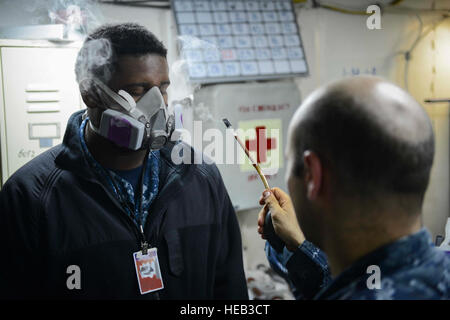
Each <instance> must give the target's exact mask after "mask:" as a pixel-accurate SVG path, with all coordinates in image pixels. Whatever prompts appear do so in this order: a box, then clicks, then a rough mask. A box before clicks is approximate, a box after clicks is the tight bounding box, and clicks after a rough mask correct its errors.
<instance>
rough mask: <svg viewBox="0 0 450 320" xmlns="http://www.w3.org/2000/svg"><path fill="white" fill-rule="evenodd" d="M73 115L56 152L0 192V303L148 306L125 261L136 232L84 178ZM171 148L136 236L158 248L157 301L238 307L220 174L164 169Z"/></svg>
mask: <svg viewBox="0 0 450 320" xmlns="http://www.w3.org/2000/svg"><path fill="white" fill-rule="evenodd" d="M81 115H82V112H77V113H75V114H74V115H72V117H71V118H70V120H69V123H68V126H67V130H66V132H65V135H64V140H63V143H62V144H61V145H58V146H55V147H54V148H52V149H50V150H48V151H46V152H44V153H42V154H41V155H39V156H38V157H36V158H34V159H33V160H31V161H30V162H28V163H27V164H26V165H25V166H23V167H22V168H20V169H19V170H18V171H17V172H16V173H15V174H14V175H13V176H12V177H11V178H10V179H9V180H8V181H7V182H6V184H5V185H4V186H3V188H2V190H1V193H0V253H1V254H0V256H1V263H0V297H1V298H57V299H64V298H74V299H76V298H81V299H155V298H157V297H158V296H157V295H156V294H154V293H149V294H146V295H141V294H140V292H139V287H138V282H137V278H136V271H135V266H134V262H133V257H132V254H133V252H136V251H139V250H140V233H139V229H138V227H137V226H136V225H135V224H134V222H133V221H132V219H131V218H130V217H129V216H128V215H127V214H126V212H125V211H124V209H123V208H122V207H121V205H120V204H119V202H118V201H117V200H116V198H115V197H114V195H113V194H112V193H111V192H110V191H109V189H108V188H107V187H106V186H104V185H102V184H101V183H100V182H99V181H98V179H97V178H96V176H95V174H94V173H93V172H92V170H90V169H89V165H88V163H87V162H86V160H85V159H84V156H83V153H82V150H81V145H80V138H79V135H78V130H79V127H80V124H81ZM172 148H173V144H168V145H167V146H166V147H165V148H163V149H161V161H160V166H161V167H160V186H159V193H158V195H157V196H156V198H155V200H154V201H153V202H152V204H151V207H150V209H149V215H148V219H147V222H146V224H145V226H144V232H145V235H146V238H147V241H148V242H149V243H150V244H151V245H152V246H153V247H157V248H158V256H159V262H160V265H161V272H162V278H163V282H164V289H163V290H161V291H159V298H160V299H247V298H248V293H247V287H246V281H245V276H244V270H243V262H242V245H241V234H240V230H239V225H238V222H237V219H236V214H235V211H234V209H233V206H232V204H231V201H230V199H229V197H228V194H227V191H226V189H225V186H224V184H223V181H222V178H221V176H220V173H219V171H218V170H217V167H216V166H215V165H207V164H199V165H193V164H180V165H176V164H174V163H173V162H172V161H171V150H172ZM71 265H76V266H78V267H79V268H80V271H81V273H80V275H81V289H80V290H78V289H72V290H69V289H68V286H67V282H68V278H69V277H70V276H71V275H72V273H68V267H69V266H71ZM69 271H70V269H69ZM69 282H71V280H70V279H69Z"/></svg>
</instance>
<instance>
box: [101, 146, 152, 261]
mask: <svg viewBox="0 0 450 320" xmlns="http://www.w3.org/2000/svg"><path fill="white" fill-rule="evenodd" d="M149 154H150V148H149V149H147V152H146V153H145V158H144V164H143V168H142V172H141V178H140V179H141V184H140V190H139V198H138V199H139V214H140V219H139V222H138V223H139V231H140V233H141V250H142V253H143V254H147V251H148V249H149V248H150V244H149V243H148V242H147V240H146V239H145V233H144V228H143V226H142V219H143V217H144V209H143V206H142V204H143V202H144V199H143V198H144V181H145V173H146V168H147V162H148V157H149ZM106 172H107V173H108V175H109V177H110V179H111V181H112V183H113V185H114V188H116V191H117V195H118V197H119V202H120V203H121V204H122V206H124V207H126V208H127V209H128V210H129V211H130V213H131V214H132V215H133V220H134V221H135V219H134V218H135V211H134V210H132V209H131V208H130V206H129V204H128V202H127V201H126V200H124V199H123V198H122V195H121V194H120V189H119V187H118V185H117V184H116V181H115V180H114V178H113V177H112V176H111V174H110V173H109V171H108V170H106Z"/></svg>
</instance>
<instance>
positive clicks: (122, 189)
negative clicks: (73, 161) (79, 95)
mask: <svg viewBox="0 0 450 320" xmlns="http://www.w3.org/2000/svg"><path fill="white" fill-rule="evenodd" d="M88 120H89V118H86V119H85V120H83V122H82V123H81V126H80V132H79V133H80V139H81V146H82V149H83V153H84V154H83V155H84V156H85V157H86V160H87V162H88V163H89V165H90V166H91V168H92V170H94V171H95V173H96V174H97V176H98V178H99V179H100V181H102V182H103V183H104V184H105V185H106V186H108V187H109V189H110V190H111V191H112V192H113V194H114V195H115V196H116V198H117V200H119V202H122V201H121V199H124V200H125V201H126V202H127V204H128V205H127V206H124V209H125V210H126V212H127V213H128V215H129V216H130V217H131V218H132V219H133V220H134V222H135V223H136V225H138V226H139V224H141V223H142V226H144V225H145V221H146V219H147V216H148V208H149V207H150V204H151V203H152V201H153V199H154V198H155V197H156V195H157V193H158V188H159V151H158V150H157V151H151V152H150V153H149V158H148V161H147V166H146V169H145V170H146V175H145V177H144V184H143V196H142V199H137V197H136V196H135V195H136V193H137V192H138V191H139V190H134V189H133V186H132V185H131V183H129V182H128V181H127V180H125V179H123V178H122V177H120V176H119V175H118V174H116V173H115V172H113V171H111V170H108V171H107V169H105V168H104V167H102V166H101V165H100V164H99V163H98V162H97V161H96V160H95V159H94V157H93V156H92V154H91V153H90V152H89V150H88V148H87V146H86V141H85V139H84V128H85V127H86V124H87V123H88ZM111 178H112V179H114V183H113V181H112V180H111ZM116 186H117V188H116ZM117 189H119V190H117ZM140 201H143V203H142V210H143V216H142V217H141V213H140V212H139V204H140ZM129 208H131V209H132V210H133V211H134V212H130V209H129Z"/></svg>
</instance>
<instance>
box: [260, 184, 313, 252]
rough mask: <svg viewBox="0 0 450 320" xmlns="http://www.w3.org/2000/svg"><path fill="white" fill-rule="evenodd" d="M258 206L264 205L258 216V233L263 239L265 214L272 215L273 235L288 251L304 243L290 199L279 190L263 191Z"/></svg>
mask: <svg viewBox="0 0 450 320" xmlns="http://www.w3.org/2000/svg"><path fill="white" fill-rule="evenodd" d="M259 204H261V205H264V208H262V209H261V211H260V212H259V215H258V233H259V234H260V235H261V238H263V239H264V236H263V231H264V220H265V218H266V214H267V212H268V211H269V210H270V212H271V214H272V223H273V228H274V229H275V233H276V234H277V235H278V236H279V237H280V238H281V240H283V241H284V243H285V244H286V248H287V249H288V250H290V251H295V249H296V248H297V247H298V246H299V245H300V244H302V243H303V241H305V236H304V235H303V232H302V230H301V229H300V226H299V224H298V221H297V216H296V215H295V211H294V206H293V205H292V201H291V198H289V196H288V195H287V194H286V193H285V192H283V191H282V190H281V189H279V188H272V189H271V190H265V191H264V192H263V195H262V197H261V199H260V200H259Z"/></svg>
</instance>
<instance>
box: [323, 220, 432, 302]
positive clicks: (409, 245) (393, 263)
mask: <svg viewBox="0 0 450 320" xmlns="http://www.w3.org/2000/svg"><path fill="white" fill-rule="evenodd" d="M432 245H433V244H432V242H431V235H430V233H429V232H428V231H427V230H426V229H425V228H422V229H421V230H420V231H418V232H416V233H414V234H411V235H408V236H405V237H403V238H400V239H398V240H396V241H394V242H392V243H390V244H387V245H384V246H382V247H380V248H378V249H376V250H375V251H373V252H371V253H369V254H367V255H366V256H364V257H362V258H360V259H359V260H357V261H356V262H355V263H353V264H352V265H351V266H350V267H349V268H347V269H346V270H344V271H343V272H342V273H341V274H340V275H338V276H337V277H336V279H334V280H333V281H332V282H331V284H330V285H328V286H327V287H325V288H324V289H322V290H321V292H319V294H318V295H317V296H316V299H330V298H331V299H335V298H336V297H335V294H339V292H340V291H341V290H342V289H345V288H347V287H348V286H350V285H351V284H354V283H355V281H356V282H357V281H360V280H361V279H362V278H363V277H367V276H368V273H367V267H368V266H371V265H376V266H378V267H379V268H380V270H381V272H382V273H383V274H390V273H391V272H395V271H397V270H399V269H400V268H404V267H407V266H412V265H414V264H416V263H417V262H418V261H420V260H422V259H424V258H425V255H426V254H427V251H430V250H431V247H432Z"/></svg>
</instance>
